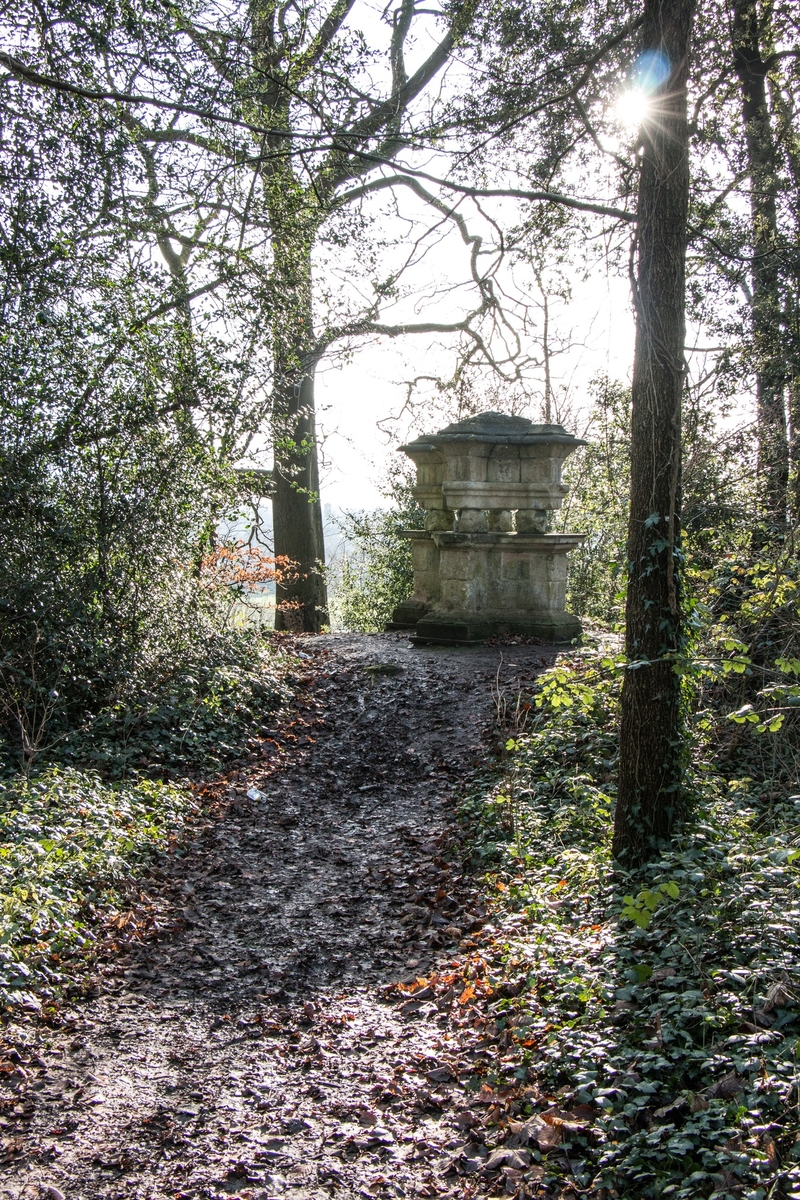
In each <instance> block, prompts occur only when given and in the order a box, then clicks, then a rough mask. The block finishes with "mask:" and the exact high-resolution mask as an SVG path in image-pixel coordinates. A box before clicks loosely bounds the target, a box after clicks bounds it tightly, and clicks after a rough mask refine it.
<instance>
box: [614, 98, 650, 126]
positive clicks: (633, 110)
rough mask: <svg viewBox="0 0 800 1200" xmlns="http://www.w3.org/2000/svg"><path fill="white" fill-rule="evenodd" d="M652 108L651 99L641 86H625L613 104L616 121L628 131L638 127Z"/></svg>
mask: <svg viewBox="0 0 800 1200" xmlns="http://www.w3.org/2000/svg"><path fill="white" fill-rule="evenodd" d="M652 109H653V101H652V98H651V97H650V96H648V95H647V94H646V93H645V92H644V90H643V89H642V88H626V89H625V91H624V92H620V94H619V96H618V97H617V102H616V104H615V105H614V116H615V117H616V119H617V123H618V124H619V125H621V126H622V127H623V129H626V130H628V131H630V132H633V131H634V130H636V129H638V128H639V126H640V125H641V124H642V122H643V121H644V120H646V118H647V117H648V116H649V115H650V113H651V112H652Z"/></svg>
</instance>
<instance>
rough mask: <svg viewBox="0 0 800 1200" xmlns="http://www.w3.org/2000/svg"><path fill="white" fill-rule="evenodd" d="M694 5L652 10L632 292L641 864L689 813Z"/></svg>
mask: <svg viewBox="0 0 800 1200" xmlns="http://www.w3.org/2000/svg"><path fill="white" fill-rule="evenodd" d="M693 17H694V0H645V4H644V28H643V37H644V50H645V51H651V52H652V51H655V52H657V53H659V54H662V55H665V56H666V58H667V59H668V60H669V63H670V66H671V72H670V75H669V78H668V80H667V81H666V83H665V84H664V86H663V87H662V88H661V89H660V90H659V91H658V92H657V93H656V95H655V96H654V97H653V99H652V111H651V113H650V115H649V116H648V117H647V118H646V119H645V122H644V125H643V127H642V154H641V160H640V163H641V165H640V173H639V199H638V206H637V238H638V263H637V278H636V286H635V289H634V294H635V302H636V349H635V356H634V365H633V388H632V409H631V500H630V515H629V524H628V572H629V577H628V595H627V606H626V628H625V650H626V657H627V669H626V671H625V678H624V681H623V686H622V719H621V729H620V764H619V791H618V799H617V810H616V819H615V826H614V847H613V849H614V856H615V858H617V859H618V860H619V861H620V862H621V863H622V864H623V865H624V866H626V867H635V866H638V865H640V864H641V863H643V862H645V861H646V860H647V858H648V856H649V855H650V853H651V852H652V851H653V850H654V849H655V848H656V847H657V846H658V844H659V843H660V842H663V841H664V840H665V839H668V838H669V837H670V834H671V832H672V830H673V827H674V824H675V821H676V818H677V817H678V815H679V814H680V811H681V806H682V764H683V729H682V721H681V684H680V678H679V676H678V675H677V674H676V673H675V656H676V654H677V653H678V652H679V651H680V649H681V647H682V644H683V633H682V621H681V596H680V561H681V560H680V482H681V480H680V471H681V395H682V392H683V382H684V336H685V316H684V314H685V282H684V281H685V260H686V236H687V235H686V222H687V213H688V206H689V145H688V127H687V118H686V79H687V74H688V62H689V47H690V40H691V30H692V21H693Z"/></svg>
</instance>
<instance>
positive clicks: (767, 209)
mask: <svg viewBox="0 0 800 1200" xmlns="http://www.w3.org/2000/svg"><path fill="white" fill-rule="evenodd" d="M761 41H762V37H761V26H760V21H759V5H758V3H757V0H736V4H735V5H734V14H733V51H734V64H735V67H736V74H737V75H738V77H739V82H740V84H741V101H742V120H743V124H744V130H745V144H746V147H747V162H748V169H749V174H750V213H751V228H752V238H751V250H752V254H753V265H752V270H751V278H752V291H753V301H752V313H753V316H752V321H753V340H754V344H755V374H756V400H757V404H758V476H759V502H760V506H761V514H762V517H763V519H764V521H765V522H766V525H767V527H768V529H769V530H770V531H771V532H773V533H775V532H779V531H780V530H782V529H784V528H785V526H786V515H787V514H786V510H787V499H788V483H789V447H788V441H787V434H786V405H785V401H784V389H785V384H786V366H785V361H784V350H783V345H782V341H783V339H782V337H781V326H782V320H781V316H782V313H781V309H782V306H781V285H780V269H781V264H780V258H779V250H778V213H777V202H776V197H777V193H778V167H777V153H776V148H775V138H774V135H773V131H772V125H771V122H770V112H769V105H768V103H767V64H766V63H765V61H764V58H763V55H762V50H761Z"/></svg>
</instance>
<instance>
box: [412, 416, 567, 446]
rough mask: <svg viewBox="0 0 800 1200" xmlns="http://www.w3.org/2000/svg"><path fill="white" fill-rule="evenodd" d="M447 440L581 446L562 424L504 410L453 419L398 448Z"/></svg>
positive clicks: (438, 444) (436, 443) (518, 444)
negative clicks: (538, 422) (540, 421)
mask: <svg viewBox="0 0 800 1200" xmlns="http://www.w3.org/2000/svg"><path fill="white" fill-rule="evenodd" d="M448 442H493V443H496V444H498V445H514V446H520V445H525V446H530V445H536V444H542V443H549V444H553V443H560V444H562V445H564V446H569V447H570V449H572V448H574V447H576V446H585V445H586V443H585V442H584V441H583V440H582V439H581V438H576V437H575V435H574V434H572V433H567V431H566V429H564V427H563V425H534V423H533V421H529V420H528V419H527V417H512V416H509V415H508V414H507V413H499V412H485V413H478V415H477V416H474V417H466V418H465V419H464V420H463V421H454V422H453V423H452V424H451V425H446V426H445V428H444V429H440V430H439V432H438V433H425V434H423V435H422V437H418V438H416V439H415V440H414V441H413V442H409V443H408V445H407V446H401V447H400V449H401V450H411V449H419V450H422V449H425V448H426V447H430V448H431V449H433V448H434V447H435V446H441V445H443V444H446V443H448Z"/></svg>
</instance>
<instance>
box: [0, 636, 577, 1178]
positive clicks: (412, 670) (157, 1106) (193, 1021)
mask: <svg viewBox="0 0 800 1200" xmlns="http://www.w3.org/2000/svg"><path fill="white" fill-rule="evenodd" d="M298 645H299V646H300V647H301V651H302V653H303V655H305V656H307V657H306V658H305V660H304V665H305V666H306V667H307V668H308V671H307V677H306V678H305V679H304V680H303V683H302V686H301V691H300V693H299V696H298V700H297V705H296V708H295V709H294V710H293V711H292V712H290V713H287V714H286V715H285V716H284V718H283V724H282V726H281V727H280V728H279V730H278V733H277V735H276V737H275V739H274V740H271V741H265V742H264V743H263V744H261V745H260V746H256V747H254V748H253V753H252V757H251V759H250V760H249V763H248V765H247V766H246V767H242V768H240V769H239V770H238V771H237V773H236V774H234V775H231V776H229V777H228V778H227V779H226V780H225V784H224V788H225V789H226V790H227V796H228V801H229V802H228V803H227V805H226V807H225V810H224V813H223V815H222V816H221V817H220V819H219V820H217V821H216V822H214V823H212V824H211V825H210V826H207V828H206V829H205V831H204V832H202V833H201V834H200V835H199V836H198V837H197V839H196V840H195V842H194V843H192V844H191V846H190V847H189V848H188V853H185V854H183V855H182V856H179V855H175V856H173V857H172V859H171V860H170V862H169V866H168V869H167V873H166V875H165V876H164V877H163V878H162V879H161V880H160V882H158V883H156V884H154V885H152V886H150V885H148V890H149V892H150V893H151V894H152V895H154V896H155V897H156V899H157V902H158V904H159V905H160V906H161V907H162V909H163V910H164V911H166V912H168V913H169V914H170V922H169V924H170V932H169V933H167V934H166V935H162V936H161V937H160V938H157V939H151V940H149V941H145V942H140V943H139V944H138V945H136V946H134V947H133V948H132V949H129V950H128V951H126V954H125V957H124V958H117V959H116V960H112V961H110V962H108V963H106V965H105V967H104V969H103V971H102V973H101V976H100V978H99V983H98V994H97V995H96V996H95V997H94V998H93V999H91V1000H88V1001H83V1002H81V1003H79V1004H75V1005H73V1006H72V1008H71V1009H70V1010H69V1011H68V1012H67V1013H66V1014H64V1022H63V1024H62V1025H61V1027H60V1028H58V1029H54V1030H49V1029H43V1030H42V1032H41V1034H40V1035H39V1036H38V1044H37V1045H36V1048H35V1050H34V1051H33V1052H31V1050H30V1049H29V1050H28V1051H27V1053H26V1054H24V1055H20V1054H19V1053H17V1054H16V1059H15V1052H14V1051H13V1050H12V1052H11V1056H10V1061H9V1062H8V1064H7V1066H6V1070H7V1071H11V1072H12V1074H13V1073H14V1072H15V1071H16V1075H17V1076H18V1077H19V1078H17V1080H16V1086H17V1096H18V1103H17V1104H16V1107H15V1108H14V1109H13V1111H11V1112H9V1114H8V1115H7V1116H6V1117H4V1118H3V1119H2V1124H3V1129H2V1133H3V1144H4V1146H5V1147H6V1153H5V1161H6V1166H5V1167H4V1171H5V1175H4V1178H3V1179H2V1180H1V1181H0V1198H2V1200H21V1198H22V1197H26V1198H34V1197H36V1198H44V1197H49V1198H50V1200H59V1198H60V1197H65V1198H66V1200H93V1198H94V1197H104V1198H108V1200H111V1198H117V1197H119V1198H121V1197H129V1198H136V1200H140V1198H141V1200H144V1198H150V1197H153V1198H154V1197H159V1198H160V1197H170V1198H172V1200H181V1198H184V1197H185V1198H189V1197H192V1198H194V1197H197V1198H198V1200H199V1198H201V1197H202V1198H211V1197H214V1198H220V1200H221V1198H222V1197H226V1198H227V1200H230V1198H232V1197H236V1196H238V1197H242V1198H247V1200H251V1198H252V1200H272V1198H273V1197H278V1196H284V1195H285V1196H287V1197H297V1198H298V1200H312V1198H317V1197H320V1198H322V1197H326V1198H327V1197H331V1196H333V1197H351V1196H353V1197H355V1196H363V1197H370V1196H375V1197H380V1196H395V1195H396V1196H405V1195H408V1196H420V1195H421V1196H436V1195H440V1196H462V1195H474V1194H475V1190H476V1183H475V1182H474V1180H475V1179H476V1177H477V1176H476V1172H478V1170H479V1168H480V1167H481V1166H482V1165H483V1162H484V1161H485V1158H486V1150H485V1147H484V1148H483V1149H482V1148H481V1135H480V1133H479V1132H476V1130H477V1129H478V1126H479V1124H480V1122H478V1121H477V1120H474V1119H473V1114H472V1111H471V1110H472V1108H474V1107H475V1103H476V1100H475V1095H474V1093H471V1092H470V1091H469V1087H468V1081H469V1080H470V1078H471V1077H473V1076H474V1067H475V1063H476V1061H477V1060H479V1059H480V1057H481V1053H482V1046H483V1047H485V1045H486V1042H485V1039H484V1037H483V1034H482V1033H481V1031H480V1030H479V1029H472V1028H464V1027H459V1026H458V1024H457V1023H456V1024H454V1023H453V1022H452V1021H450V1019H449V1018H448V1016H447V1014H446V1013H445V1012H443V1011H442V1009H441V1005H439V1006H437V1004H435V1003H425V1002H424V1001H425V991H424V989H423V990H422V991H420V993H419V995H418V996H417V997H415V999H414V1000H407V1001H405V1002H403V998H402V995H399V994H398V989H397V987H396V986H393V985H396V984H397V983H398V981H403V980H412V979H413V978H414V977H416V976H420V975H425V974H426V973H430V971H431V970H433V969H434V968H437V967H438V968H439V969H445V965H446V964H453V963H457V961H458V956H459V955H460V954H465V953H468V951H469V948H470V938H469V935H470V933H471V932H475V931H476V930H477V929H479V928H480V926H481V924H482V920H483V917H484V915H485V910H484V909H483V907H482V903H481V896H480V891H479V888H478V886H477V884H476V883H475V882H473V881H472V880H471V879H470V878H469V877H468V876H464V875H463V874H462V871H461V868H460V866H459V862H460V860H459V858H458V856H457V855H453V854H452V853H451V852H450V849H451V848H452V837H451V833H450V832H449V827H450V826H451V825H452V820H453V815H454V810H453V804H454V802H456V801H457V800H458V797H459V793H460V789H461V786H462V783H463V781H464V780H465V779H466V778H467V777H468V775H469V773H470V771H471V770H472V769H473V767H474V766H475V765H476V764H478V763H481V762H485V761H486V759H487V757H488V756H489V755H490V754H491V753H492V750H493V747H492V744H491V743H492V740H493V738H495V739H496V736H497V735H496V733H494V734H493V712H494V701H493V691H494V688H495V685H496V681H497V680H498V679H499V682H500V685H501V687H502V688H504V689H505V690H506V691H507V692H509V693H511V694H513V693H515V692H516V690H517V687H518V686H519V685H520V684H525V683H527V682H529V681H530V680H531V679H532V678H533V677H534V676H535V675H536V673H537V672H538V671H540V670H541V669H542V668H543V667H545V666H548V665H550V664H551V663H552V662H553V661H554V658H555V652H554V651H553V650H551V649H547V648H542V647H533V646H514V645H511V646H505V647H503V648H502V649H500V648H489V647H485V648H480V649H464V650H449V649H434V648H431V649H412V648H411V647H410V646H409V643H408V641H407V640H406V639H405V638H403V637H401V636H396V635H376V636H366V635H365V636H354V635H331V636H328V637H320V638H309V639H303V640H301V641H300V642H299V643H298ZM371 668H372V669H371ZM498 671H499V675H498ZM248 789H258V790H259V791H260V792H263V793H264V794H265V797H266V799H263V800H262V799H256V800H255V801H253V800H250V799H247V798H246V795H245V793H246V792H247V791H248ZM15 1062H16V1066H15V1065H14V1064H15ZM20 1080H21V1082H20ZM454 1155H455V1156H456V1158H458V1156H459V1155H460V1156H461V1160H462V1161H464V1162H468V1163H469V1162H472V1163H473V1166H472V1167H471V1168H468V1169H467V1170H466V1172H465V1173H462V1172H461V1171H459V1172H458V1173H454V1172H453V1171H452V1170H451V1171H449V1172H448V1163H450V1162H452V1161H453V1159H454ZM470 1155H471V1156H472V1157H471V1158H470ZM481 1155H482V1156H483V1157H482V1158H481Z"/></svg>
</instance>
